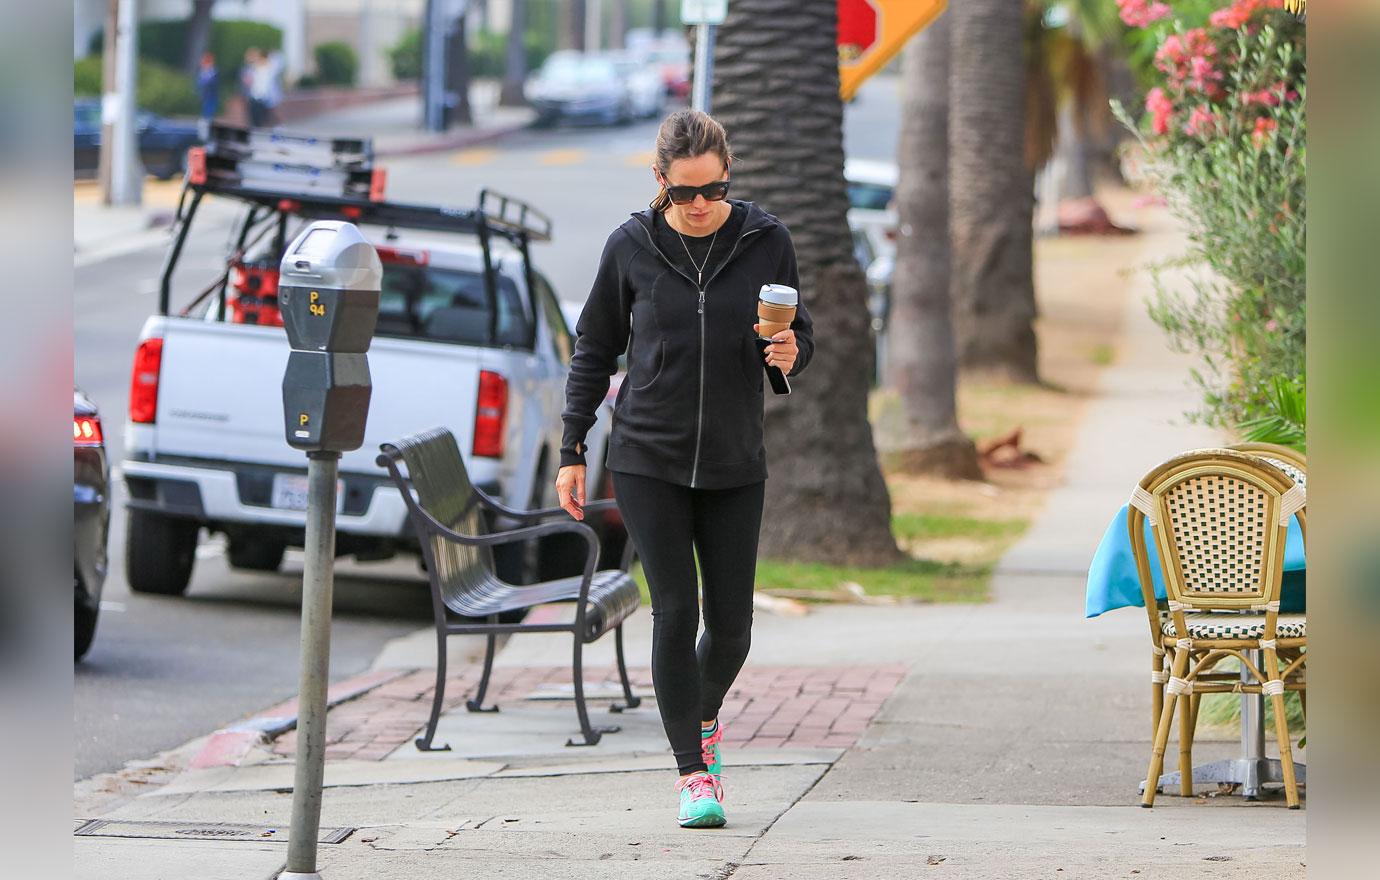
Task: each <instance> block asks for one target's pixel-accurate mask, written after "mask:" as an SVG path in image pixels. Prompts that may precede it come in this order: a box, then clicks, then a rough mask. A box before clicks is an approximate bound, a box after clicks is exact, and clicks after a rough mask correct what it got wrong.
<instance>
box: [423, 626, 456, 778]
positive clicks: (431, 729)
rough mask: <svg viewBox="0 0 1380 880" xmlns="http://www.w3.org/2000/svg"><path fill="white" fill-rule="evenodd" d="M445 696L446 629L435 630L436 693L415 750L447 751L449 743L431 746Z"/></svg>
mask: <svg viewBox="0 0 1380 880" xmlns="http://www.w3.org/2000/svg"><path fill="white" fill-rule="evenodd" d="M445 698H446V631H445V630H444V629H439V630H437V632H436V695H435V696H434V697H433V698H432V700H431V719H430V720H429V721H427V723H426V733H424V734H422V735H421V736H419V737H417V740H416V742H417V750H418V751H421V752H448V751H450V746H449V745H443V746H433V745H432V744H431V741H432V739H434V738H435V736H436V725H437V724H438V723H440V721H441V704H442V703H444V702H445Z"/></svg>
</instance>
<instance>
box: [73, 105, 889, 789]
mask: <svg viewBox="0 0 1380 880" xmlns="http://www.w3.org/2000/svg"><path fill="white" fill-rule="evenodd" d="M895 113H896V91H895V84H894V81H893V80H891V79H889V78H879V79H878V80H876V81H875V82H874V84H872V85H870V86H869V87H868V88H866V89H864V92H863V94H862V96H861V97H860V98H859V100H858V101H857V102H855V103H854V104H853V105H850V106H849V108H848V110H847V113H846V135H845V144H846V148H847V150H848V152H849V155H855V156H862V157H868V158H889V157H891V156H894V145H895V140H896V130H897V124H898V123H897V120H896V117H895ZM655 130H656V126H655V123H654V122H643V123H638V124H635V125H631V126H628V127H624V128H616V129H558V130H555V131H540V132H539V131H523V132H519V133H516V134H513V135H510V136H509V137H507V138H505V139H503V140H502V141H501V142H498V143H495V144H491V145H488V146H484V147H478V148H474V149H470V150H465V151H460V152H456V153H448V154H432V155H426V156H416V157H408V158H405V159H394V160H390V161H389V162H388V166H389V192H390V196H391V197H392V198H396V199H402V200H408V201H418V202H424V203H441V204H449V205H455V206H469V205H472V204H473V203H474V199H475V197H476V196H477V194H478V191H479V189H480V188H481V187H484V186H488V187H491V188H493V189H496V190H499V191H501V192H505V193H508V194H511V195H514V196H517V197H520V198H524V199H527V200H530V201H531V202H532V203H533V204H534V205H536V206H537V207H539V208H540V209H542V210H543V211H546V212H547V213H548V214H549V215H550V216H551V217H552V218H553V221H554V235H553V241H552V242H551V243H549V244H543V245H539V246H537V247H536V248H535V252H534V260H535V261H536V262H537V264H538V265H539V266H541V268H542V269H543V271H544V272H545V273H546V274H547V276H548V277H549V278H550V279H551V281H552V283H553V285H554V286H555V287H556V291H557V294H558V295H559V296H560V297H561V298H562V299H566V300H570V301H573V302H583V301H584V299H585V296H586V295H587V293H588V290H589V285H590V283H591V282H592V280H593V277H594V270H595V262H596V260H597V256H598V254H599V252H600V250H601V248H602V246H603V242H604V239H605V238H606V237H607V235H608V233H609V231H610V230H612V229H613V228H614V226H616V225H617V224H618V223H620V222H622V220H623V219H624V218H626V217H627V214H628V212H629V211H634V210H638V209H640V208H641V207H643V206H644V205H646V203H647V201H648V200H649V199H650V198H651V197H652V195H654V188H653V184H652V179H651V172H650V170H649V165H650V162H651V148H652V145H653V141H654V139H655ZM228 230H229V226H228V222H227V223H225V224H222V225H220V226H217V225H216V224H208V225H207V226H206V227H205V228H204V229H203V230H202V233H203V234H202V235H201V237H200V238H197V239H193V240H191V241H190V242H189V244H188V248H187V250H186V251H185V252H184V259H183V266H184V270H183V272H182V273H180V274H179V281H182V280H183V279H186V288H184V289H190V288H192V287H193V286H199V285H197V283H196V282H198V281H200V280H201V279H206V280H209V279H210V278H212V277H213V276H214V273H215V271H216V268H217V265H216V261H217V258H218V257H220V256H222V255H223V254H224V252H225V247H226V243H227V236H228ZM163 254H164V248H163V247H162V246H150V247H147V248H144V249H142V250H139V251H136V252H132V253H128V254H125V255H123V256H117V257H112V258H110V259H105V260H101V261H99V262H95V263H90V264H86V265H82V266H79V267H78V268H76V269H75V272H74V276H75V290H74V300H73V302H74V313H75V318H74V328H73V329H74V341H75V352H76V363H75V371H76V379H77V382H78V384H79V385H80V386H81V387H82V388H83V389H84V390H86V392H87V393H88V394H90V395H91V397H92V398H93V399H94V400H95V401H96V402H97V404H98V405H99V406H100V407H101V409H102V413H103V416H104V419H105V423H106V426H107V434H108V438H107V439H108V443H109V445H110V447H111V461H112V462H113V463H116V464H118V462H119V460H120V457H121V449H122V443H121V439H122V438H121V437H120V434H121V431H122V428H121V426H122V424H123V420H124V413H125V409H126V403H127V398H128V391H129V388H128V385H129V369H130V361H131V357H132V355H133V352H134V349H135V345H136V343H137V340H138V336H139V330H140V327H141V326H142V325H143V322H144V320H145V318H146V317H147V316H148V315H149V314H151V313H152V312H153V311H154V310H155V308H156V305H157V294H156V289H157V279H158V274H159V271H160V267H161V262H162V259H163ZM202 283H204V282H202ZM122 501H123V492H122V487H121V486H119V484H118V480H117V481H116V487H115V496H114V503H115V509H114V520H113V523H112V528H111V539H110V548H111V574H110V577H109V578H108V580H107V582H106V586H105V595H104V606H103V609H102V613H101V620H100V625H99V627H98V630H97V634H96V640H95V643H94V645H93V647H92V649H91V652H90V653H89V654H88V656H87V658H86V659H85V660H84V661H83V662H81V663H79V664H77V666H76V669H75V671H76V676H75V677H76V681H75V701H74V702H75V705H74V718H73V721H74V733H75V735H74V741H75V766H74V776H75V778H78V779H81V778H85V777H87V776H90V775H92V774H94V773H99V772H104V771H109V770H114V769H118V768H119V767H121V766H122V765H123V764H124V763H125V762H127V761H129V760H133V759H139V758H144V757H147V756H150V755H152V754H155V753H157V752H159V751H162V750H164V749H168V748H172V747H175V746H178V745H180V744H182V743H184V742H186V741H188V740H190V739H192V738H194V737H197V736H200V735H202V734H205V733H208V732H210V731H212V730H215V729H216V728H218V727H222V726H224V725H226V724H228V723H230V722H232V721H234V720H236V719H238V718H241V717H244V716H246V715H249V714H252V713H253V712H255V711H257V710H259V709H262V708H264V707H266V706H269V705H272V704H274V703H276V702H279V701H281V700H283V699H286V698H288V697H291V696H292V695H293V694H294V693H295V691H296V680H297V644H298V625H299V619H298V608H299V603H300V598H301V594H300V586H301V555H300V553H289V556H288V560H287V562H286V563H285V565H284V567H283V571H282V572H280V573H278V574H273V575H263V574H246V573H243V572H238V571H234V570H231V569H230V568H229V567H228V566H227V565H226V562H225V559H224V555H223V548H222V547H221V546H220V545H219V543H217V542H204V543H203V546H202V547H201V548H200V552H199V554H198V556H199V558H198V562H197V568H196V573H195V575H194V576H193V580H192V586H191V588H190V589H189V591H188V593H187V595H186V596H185V597H182V598H167V597H154V596H145V595H134V594H131V593H130V591H129V589H128V587H127V586H126V585H125V581H124V575H123V570H122V568H123V549H122V548H123V542H124V516H123V512H122V510H121V509H120V508H121V505H122ZM428 603H429V600H428V598H427V593H426V585H425V582H424V581H423V580H422V579H421V577H420V576H419V575H418V574H417V570H416V567H415V564H413V562H412V561H411V560H399V561H394V562H391V563H387V564H383V565H378V564H374V565H354V564H349V563H347V564H344V565H343V566H342V569H341V571H340V573H339V574H338V575H337V581H336V595H335V624H334V627H333V630H332V657H331V673H332V677H333V678H340V677H344V676H348V675H352V674H355V673H357V672H360V671H362V670H364V669H367V668H368V666H369V665H370V663H371V662H372V660H373V658H374V657H375V656H376V654H377V652H378V651H379V649H380V648H381V647H382V645H383V644H384V643H385V642H386V641H388V640H389V639H391V638H393V637H396V636H399V635H403V634H405V633H408V632H411V631H414V630H416V629H417V628H419V627H423V626H426V625H427V624H428V623H429V618H430V606H429V604H428Z"/></svg>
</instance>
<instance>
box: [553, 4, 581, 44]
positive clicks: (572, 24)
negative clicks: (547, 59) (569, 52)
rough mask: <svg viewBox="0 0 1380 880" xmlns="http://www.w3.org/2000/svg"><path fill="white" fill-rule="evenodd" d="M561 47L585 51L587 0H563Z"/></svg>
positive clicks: (561, 5)
mask: <svg viewBox="0 0 1380 880" xmlns="http://www.w3.org/2000/svg"><path fill="white" fill-rule="evenodd" d="M560 7H561V32H560V43H559V48H561V49H574V50H576V51H577V52H583V51H585V0H563V2H562V3H561V4H560Z"/></svg>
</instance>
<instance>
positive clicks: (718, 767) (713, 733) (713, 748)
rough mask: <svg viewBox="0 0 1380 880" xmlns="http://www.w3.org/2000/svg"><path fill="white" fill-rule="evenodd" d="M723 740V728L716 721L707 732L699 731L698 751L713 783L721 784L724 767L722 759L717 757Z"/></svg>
mask: <svg viewBox="0 0 1380 880" xmlns="http://www.w3.org/2000/svg"><path fill="white" fill-rule="evenodd" d="M723 738H724V726H723V724H721V723H720V722H718V721H715V722H714V726H713V727H711V728H710V729H708V730H705V729H703V728H701V729H700V740H701V742H700V749H701V751H702V753H703V755H704V765H705V766H706V767H708V768H709V775H710V776H713V777H714V781H715V782H719V783H722V782H723V775H722V772H721V771H722V770H723V766H724V762H723V758H722V757H721V756H720V755H719V743H721V742H722V741H723Z"/></svg>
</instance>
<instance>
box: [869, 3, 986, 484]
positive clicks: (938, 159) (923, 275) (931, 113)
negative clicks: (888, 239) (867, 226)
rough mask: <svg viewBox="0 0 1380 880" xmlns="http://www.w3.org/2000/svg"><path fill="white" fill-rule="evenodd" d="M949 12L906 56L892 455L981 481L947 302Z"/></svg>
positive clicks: (892, 341) (892, 332)
mask: <svg viewBox="0 0 1380 880" xmlns="http://www.w3.org/2000/svg"><path fill="white" fill-rule="evenodd" d="M949 18H950V16H949V15H940V16H939V18H938V19H936V20H935V21H934V23H932V24H931V25H930V26H929V27H928V28H926V29H925V30H924V31H922V32H921V33H920V34H918V35H917V36H916V37H915V38H914V39H912V40H911V42H910V45H908V46H907V47H906V49H905V53H904V55H903V56H902V59H901V89H902V92H901V141H900V147H899V150H898V152H899V156H898V158H899V160H900V180H899V182H898V185H897V187H896V207H897V215H898V216H897V219H898V221H899V222H898V235H899V238H898V240H897V243H896V271H895V274H894V276H893V279H892V285H891V316H890V319H889V321H888V328H887V335H888V336H889V337H890V338H889V340H888V345H887V349H888V352H889V354H888V358H889V360H890V363H889V364H888V369H887V374H888V375H889V376H891V377H893V384H894V385H895V386H896V389H897V390H898V391H899V392H900V395H901V405H902V409H903V410H904V412H905V430H904V433H903V437H904V440H903V441H902V445H901V446H900V447H898V448H896V449H894V450H890V451H889V454H888V457H887V458H888V461H889V462H891V461H893V460H894V464H895V466H896V467H897V468H898V469H901V470H905V471H907V472H910V473H932V474H936V475H939V476H943V477H948V478H950V479H965V480H980V479H982V469H981V468H980V467H979V466H978V459H977V449H976V448H975V447H974V446H973V441H972V440H971V439H969V438H968V436H967V435H966V434H964V433H963V432H962V431H961V430H959V427H958V410H957V401H956V395H955V386H956V383H957V379H958V377H957V369H958V366H957V361H956V358H955V353H954V330H953V318H952V314H951V306H950V299H949V285H950V270H949V259H950V249H949V234H948V233H949V140H948V139H949Z"/></svg>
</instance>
